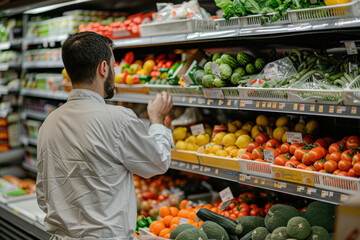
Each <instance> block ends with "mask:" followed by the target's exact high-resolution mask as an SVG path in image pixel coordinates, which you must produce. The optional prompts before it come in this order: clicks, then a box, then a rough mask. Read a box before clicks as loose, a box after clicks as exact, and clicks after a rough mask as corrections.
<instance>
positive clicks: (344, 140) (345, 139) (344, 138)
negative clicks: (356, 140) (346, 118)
mask: <svg viewBox="0 0 360 240" xmlns="http://www.w3.org/2000/svg"><path fill="white" fill-rule="evenodd" d="M348 138H349V136H346V137H343V139H341V141H342V142H346V141H347V140H348Z"/></svg>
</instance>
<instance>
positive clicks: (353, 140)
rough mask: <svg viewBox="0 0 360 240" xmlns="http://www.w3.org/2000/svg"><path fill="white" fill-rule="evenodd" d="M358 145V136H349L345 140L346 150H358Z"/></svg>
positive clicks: (359, 141)
mask: <svg viewBox="0 0 360 240" xmlns="http://www.w3.org/2000/svg"><path fill="white" fill-rule="evenodd" d="M359 144H360V138H359V137H358V136H350V137H349V138H348V139H347V140H346V148H347V149H355V148H358V147H359Z"/></svg>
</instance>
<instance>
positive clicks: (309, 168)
mask: <svg viewBox="0 0 360 240" xmlns="http://www.w3.org/2000/svg"><path fill="white" fill-rule="evenodd" d="M304 170H306V171H315V168H314V167H313V166H308V167H306V168H305V169H304Z"/></svg>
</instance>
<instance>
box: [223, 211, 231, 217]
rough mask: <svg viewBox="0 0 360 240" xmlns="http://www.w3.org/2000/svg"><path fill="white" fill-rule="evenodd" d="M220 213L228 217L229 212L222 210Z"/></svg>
mask: <svg viewBox="0 0 360 240" xmlns="http://www.w3.org/2000/svg"><path fill="white" fill-rule="evenodd" d="M222 215H223V216H225V217H229V216H230V213H229V212H228V211H224V212H223V213H222Z"/></svg>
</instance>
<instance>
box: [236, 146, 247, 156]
mask: <svg viewBox="0 0 360 240" xmlns="http://www.w3.org/2000/svg"><path fill="white" fill-rule="evenodd" d="M245 151H246V148H239V150H238V151H237V153H236V157H240V155H241V154H242V153H243V152H245Z"/></svg>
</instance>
